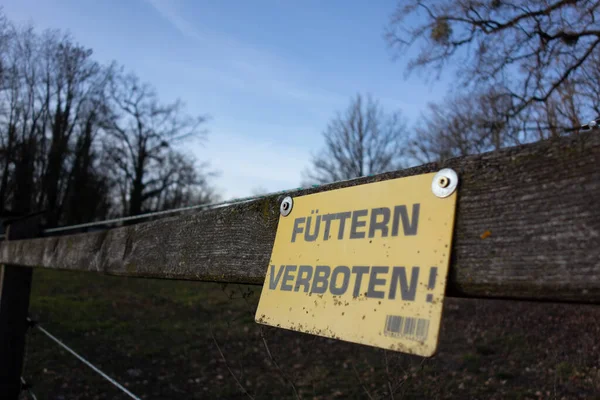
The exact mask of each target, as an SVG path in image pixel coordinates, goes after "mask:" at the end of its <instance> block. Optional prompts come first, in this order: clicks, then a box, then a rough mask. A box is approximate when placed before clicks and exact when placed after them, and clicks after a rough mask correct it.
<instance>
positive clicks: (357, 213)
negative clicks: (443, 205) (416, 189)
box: [291, 203, 421, 243]
mask: <svg viewBox="0 0 600 400" xmlns="http://www.w3.org/2000/svg"><path fill="white" fill-rule="evenodd" d="M392 210H393V211H392ZM420 210H421V205H420V204H419V203H415V204H413V205H412V210H411V213H410V215H409V211H408V208H407V206H406V205H397V206H394V208H393V209H392V208H389V207H375V208H372V209H370V210H369V209H363V210H354V211H344V212H338V213H329V214H323V215H316V214H318V213H319V210H316V211H315V210H313V212H312V214H313V215H311V216H306V217H298V218H296V219H294V227H293V228H292V238H291V242H292V243H294V242H296V239H298V238H304V241H306V242H315V241H317V240H319V239H320V238H322V239H323V241H326V240H330V239H331V238H332V237H334V236H335V233H333V235H332V231H334V232H335V225H334V222H335V221H339V222H338V224H337V227H338V232H337V240H344V239H364V238H366V237H369V238H374V237H376V236H380V237H382V238H385V237H389V236H399V235H400V232H401V231H402V234H403V235H404V236H415V235H416V234H417V231H418V228H419V213H420ZM348 220H350V222H349V223H347V221H348ZM390 223H391V224H390ZM321 224H322V225H323V228H321ZM348 224H349V225H350V229H349V233H348V234H346V225H348ZM390 225H391V232H390ZM401 225H402V230H401V229H400V226H401ZM321 232H322V234H321Z"/></svg>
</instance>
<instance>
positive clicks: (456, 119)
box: [407, 88, 526, 163]
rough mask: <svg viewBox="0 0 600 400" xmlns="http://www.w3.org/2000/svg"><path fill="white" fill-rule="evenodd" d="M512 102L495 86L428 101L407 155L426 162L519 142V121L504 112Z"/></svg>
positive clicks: (520, 141) (495, 148)
mask: <svg viewBox="0 0 600 400" xmlns="http://www.w3.org/2000/svg"><path fill="white" fill-rule="evenodd" d="M511 106H512V103H511V98H510V96H501V95H500V94H499V93H498V92H497V91H496V90H495V89H494V88H491V89H489V90H488V91H486V92H483V93H468V94H458V95H453V96H449V97H447V98H446V99H445V100H444V101H442V102H440V103H431V104H429V105H428V109H427V111H426V112H423V113H422V116H421V118H420V119H419V120H418V122H417V123H416V124H415V129H413V131H412V132H413V134H412V136H411V139H410V141H409V146H408V150H407V151H408V153H409V156H410V158H411V159H412V161H413V162H418V163H427V162H434V161H441V160H445V159H448V158H452V157H459V156H465V155H469V154H476V153H482V152H485V151H491V150H498V149H500V148H502V147H505V146H510V145H516V144H520V143H522V142H523V141H525V140H526V138H524V137H522V135H521V133H522V131H521V127H520V125H519V124H518V122H517V121H515V120H510V119H507V118H506V116H505V115H506V114H505V111H506V110H507V109H509V108H510V107H511Z"/></svg>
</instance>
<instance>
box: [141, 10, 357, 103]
mask: <svg viewBox="0 0 600 400" xmlns="http://www.w3.org/2000/svg"><path fill="white" fill-rule="evenodd" d="M146 1H147V2H148V3H149V4H150V5H151V6H152V7H153V8H154V9H155V10H156V11H157V12H158V13H159V14H160V15H161V16H162V17H163V18H165V19H166V20H167V21H168V22H169V23H170V24H171V25H172V26H173V27H174V28H175V29H176V30H177V31H178V32H179V33H180V34H181V35H183V36H185V37H187V38H189V39H191V40H192V41H194V43H195V44H196V45H197V46H201V47H202V54H203V59H202V64H203V65H202V67H200V66H193V68H198V69H199V70H202V72H203V73H205V74H206V75H207V78H208V77H212V78H215V79H217V80H219V82H221V83H223V84H226V85H228V86H234V87H236V88H237V89H240V90H252V91H254V92H255V93H261V94H263V95H264V94H270V95H275V96H278V97H280V98H285V99H287V100H295V101H300V102H304V103H312V104H319V105H320V106H329V107H337V106H338V104H339V103H340V102H344V101H345V100H346V97H345V96H342V95H340V94H337V93H332V92H328V91H326V90H323V89H321V88H315V87H311V85H310V83H307V82H310V79H311V78H310V75H311V74H310V71H306V70H302V68H301V67H300V66H298V65H291V64H290V63H287V62H286V61H285V60H284V59H283V58H282V57H279V56H278V55H277V54H274V53H273V52H270V51H264V50H262V49H258V48H255V47H253V46H251V45H249V44H247V43H243V42H240V41H238V40H235V39H234V38H231V37H229V36H227V35H225V34H222V33H216V32H211V31H209V30H207V29H202V30H200V29H199V27H196V26H195V25H193V24H192V23H190V22H189V21H188V20H186V19H185V18H184V16H182V14H181V13H180V12H179V11H178V10H177V8H176V3H174V2H172V1H166V0H146ZM211 63H212V66H210V64H211Z"/></svg>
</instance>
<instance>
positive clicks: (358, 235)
mask: <svg viewBox="0 0 600 400" xmlns="http://www.w3.org/2000/svg"><path fill="white" fill-rule="evenodd" d="M367 214H369V210H356V211H354V212H353V213H352V225H351V227H350V239H362V238H364V237H365V233H364V232H358V231H357V229H358V228H362V227H363V226H365V225H367V221H359V220H358V219H359V218H361V217H366V216H367Z"/></svg>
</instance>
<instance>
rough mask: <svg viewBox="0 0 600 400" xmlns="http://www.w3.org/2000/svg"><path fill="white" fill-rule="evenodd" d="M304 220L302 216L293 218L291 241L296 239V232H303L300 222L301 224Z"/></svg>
mask: <svg viewBox="0 0 600 400" xmlns="http://www.w3.org/2000/svg"><path fill="white" fill-rule="evenodd" d="M304 221H306V218H304V217H300V218H296V219H295V220H294V230H293V231H292V243H294V242H295V241H296V235H297V234H298V233H302V232H303V228H302V227H301V226H300V224H303V223H304Z"/></svg>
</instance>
